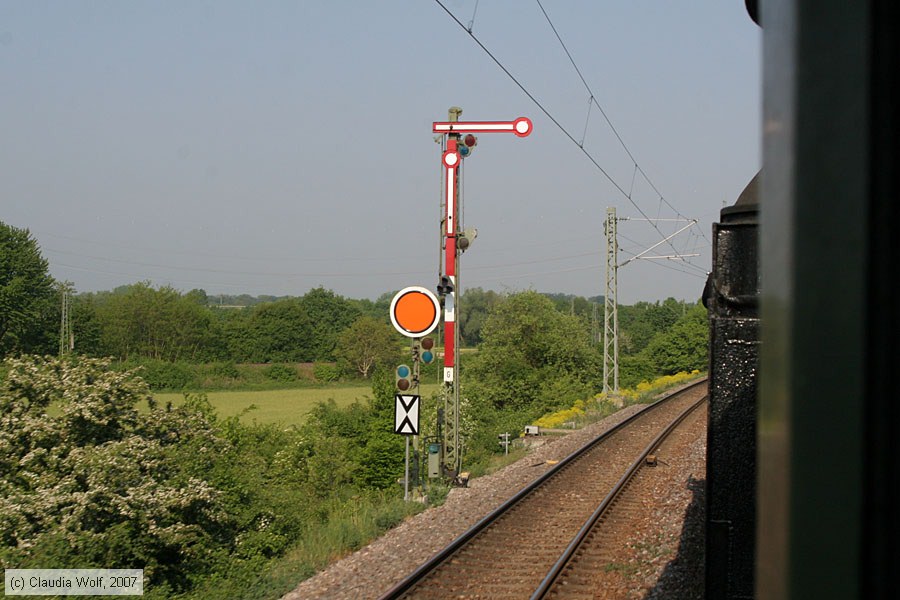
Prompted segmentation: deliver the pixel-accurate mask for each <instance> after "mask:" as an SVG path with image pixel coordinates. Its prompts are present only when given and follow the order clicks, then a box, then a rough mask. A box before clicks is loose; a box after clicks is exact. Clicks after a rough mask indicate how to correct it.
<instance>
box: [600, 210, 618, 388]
mask: <svg viewBox="0 0 900 600" xmlns="http://www.w3.org/2000/svg"><path fill="white" fill-rule="evenodd" d="M603 230H604V232H605V233H606V291H605V293H604V294H603V300H604V309H603V391H604V392H607V393H609V392H610V391H613V392H618V391H619V302H618V293H619V292H618V270H619V267H618V255H619V240H618V237H617V235H618V234H617V231H616V208H615V207H609V208H607V209H606V222H605V224H604V226H603ZM610 378H612V388H610Z"/></svg>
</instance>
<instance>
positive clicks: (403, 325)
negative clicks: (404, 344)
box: [391, 285, 441, 338]
mask: <svg viewBox="0 0 900 600" xmlns="http://www.w3.org/2000/svg"><path fill="white" fill-rule="evenodd" d="M440 320H441V305H440V303H439V302H438V299H437V297H436V296H435V295H434V294H433V293H431V290H429V289H427V288H423V287H421V286H418V285H412V286H409V287H406V288H403V289H402V290H400V291H399V292H397V294H396V295H395V296H394V299H393V300H391V323H392V324H393V325H394V328H395V329H396V330H397V331H399V332H400V333H401V334H402V335H405V336H406V337H411V338H417V337H422V336H425V335H428V334H429V333H431V332H432V331H434V328H435V327H437V325H438V323H439V322H440Z"/></svg>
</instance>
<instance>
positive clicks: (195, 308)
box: [98, 282, 221, 361]
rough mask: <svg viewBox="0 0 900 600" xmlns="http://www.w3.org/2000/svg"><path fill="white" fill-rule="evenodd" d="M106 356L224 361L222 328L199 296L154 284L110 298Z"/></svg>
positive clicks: (104, 313) (101, 312)
mask: <svg viewBox="0 0 900 600" xmlns="http://www.w3.org/2000/svg"><path fill="white" fill-rule="evenodd" d="M98 318H99V320H100V322H101V325H102V334H101V340H102V345H103V348H104V350H105V351H106V352H107V353H109V354H111V355H113V356H116V357H118V358H121V359H125V360H127V359H128V358H129V357H147V358H153V359H161V360H168V361H175V360H204V359H206V360H209V359H214V358H219V357H220V354H221V353H220V348H221V337H220V330H219V329H218V322H217V321H216V320H215V319H214V318H213V316H212V313H211V312H210V311H209V309H208V308H206V307H205V306H203V305H201V304H200V303H199V302H198V298H197V296H196V295H194V296H182V295H181V294H180V293H179V292H178V291H177V290H175V289H173V288H171V287H161V288H159V289H158V290H157V289H153V288H152V287H151V286H150V284H149V283H148V282H142V283H137V284H135V285H132V286H130V287H129V288H128V289H127V291H123V292H121V293H114V294H112V295H109V296H108V297H107V298H106V300H105V302H104V303H103V304H102V305H101V306H99V307H98Z"/></svg>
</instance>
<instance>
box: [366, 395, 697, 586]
mask: <svg viewBox="0 0 900 600" xmlns="http://www.w3.org/2000/svg"><path fill="white" fill-rule="evenodd" d="M705 397H706V382H705V380H704V381H701V382H698V383H697V384H694V385H692V386H689V387H688V388H685V389H682V390H680V391H679V392H676V393H673V394H671V395H670V396H668V397H666V398H664V399H662V400H660V401H659V402H657V403H655V404H653V405H651V406H649V407H648V408H647V409H645V410H643V411H641V412H640V413H637V414H636V415H634V416H633V417H631V418H630V419H628V420H627V421H625V422H623V423H622V424H620V425H619V426H617V427H616V428H614V429H612V430H610V431H609V432H607V433H606V434H604V435H603V436H600V437H598V438H597V439H595V440H594V441H593V442H591V443H590V444H588V445H586V446H585V447H584V448H582V449H581V450H579V451H577V452H575V453H573V454H572V455H571V456H569V457H568V458H566V459H565V460H563V461H561V462H560V464H559V465H557V467H556V468H555V469H553V470H551V471H549V472H547V473H546V474H545V475H544V476H542V477H541V478H539V479H538V480H536V481H535V482H534V483H532V484H531V485H529V486H528V487H526V488H525V489H523V490H522V491H520V492H519V493H518V494H516V495H515V496H513V497H512V498H511V499H510V500H509V501H507V502H506V503H504V504H503V505H502V506H500V507H499V508H498V509H497V510H496V511H494V512H493V513H491V514H490V515H488V516H487V517H485V518H484V519H483V520H482V521H480V522H479V523H478V524H476V525H475V526H474V527H472V528H471V529H470V530H468V531H467V532H465V533H463V534H462V535H461V536H460V537H459V538H457V539H456V540H455V541H454V542H453V543H451V544H450V545H449V546H447V547H446V548H445V549H444V550H442V551H441V552H439V553H437V554H436V555H435V556H434V557H433V558H432V559H431V560H429V561H428V562H426V563H425V564H423V565H422V566H421V567H419V568H418V569H417V570H416V571H414V572H413V573H412V574H411V575H409V576H408V577H407V578H406V579H404V580H403V581H401V582H400V583H398V584H397V585H395V586H394V587H393V588H392V589H390V590H389V591H387V592H386V593H385V594H384V595H382V597H381V598H382V600H398V599H400V598H429V599H431V598H469V599H479V598H484V599H487V598H491V599H496V598H516V599H520V598H529V597H535V598H539V597H544V596H542V595H540V594H547V593H550V592H551V591H552V590H554V589H559V588H556V587H554V586H555V584H556V583H559V582H565V585H566V587H572V588H573V589H574V588H575V587H582V586H581V585H580V584H579V585H577V586H576V585H571V582H575V581H576V580H577V575H573V574H574V573H576V572H577V571H576V569H577V563H578V558H577V557H580V556H583V555H584V553H578V552H577V548H578V544H576V543H575V542H574V541H573V540H575V539H576V538H581V539H582V540H597V539H599V538H598V536H597V535H596V533H592V531H594V532H596V529H595V528H594V527H593V526H592V525H588V523H589V522H591V521H593V522H594V524H596V523H598V522H602V518H601V515H602V514H603V511H599V510H598V504H600V502H601V500H602V501H603V502H604V503H605V504H606V505H608V506H609V505H612V503H613V498H614V497H615V494H614V493H613V490H615V489H617V488H623V487H624V486H625V484H626V483H627V481H628V480H629V479H630V478H631V475H629V474H628V472H629V471H636V470H637V467H635V465H636V464H640V462H642V461H643V460H644V459H643V458H639V457H641V456H642V455H644V454H645V453H646V452H649V451H650V450H652V448H654V447H657V446H658V445H659V444H660V439H659V436H660V432H662V431H663V430H664V429H666V428H667V427H669V426H670V425H671V424H672V423H673V422H674V421H676V420H677V419H680V418H684V415H686V414H687V413H689V412H690V410H692V409H693V408H696V407H697V406H699V405H700V404H702V403H703V401H704V400H705ZM636 459H637V460H636ZM600 537H602V536H600ZM573 557H576V558H575V560H573ZM553 593H554V594H556V592H553ZM533 594H534V596H533ZM553 597H562V596H558V595H554V596H553Z"/></svg>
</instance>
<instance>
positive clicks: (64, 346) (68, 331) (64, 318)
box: [59, 286, 75, 358]
mask: <svg viewBox="0 0 900 600" xmlns="http://www.w3.org/2000/svg"><path fill="white" fill-rule="evenodd" d="M60 292H61V293H62V306H61V307H60V313H61V315H60V317H61V318H60V324H59V356H60V358H62V357H63V356H65V355H66V354H69V353H70V352H72V350H73V349H74V347H75V336H74V334H73V332H72V319H71V315H70V314H69V308H70V306H71V300H70V299H69V289H68V287H66V286H61V288H60Z"/></svg>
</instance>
